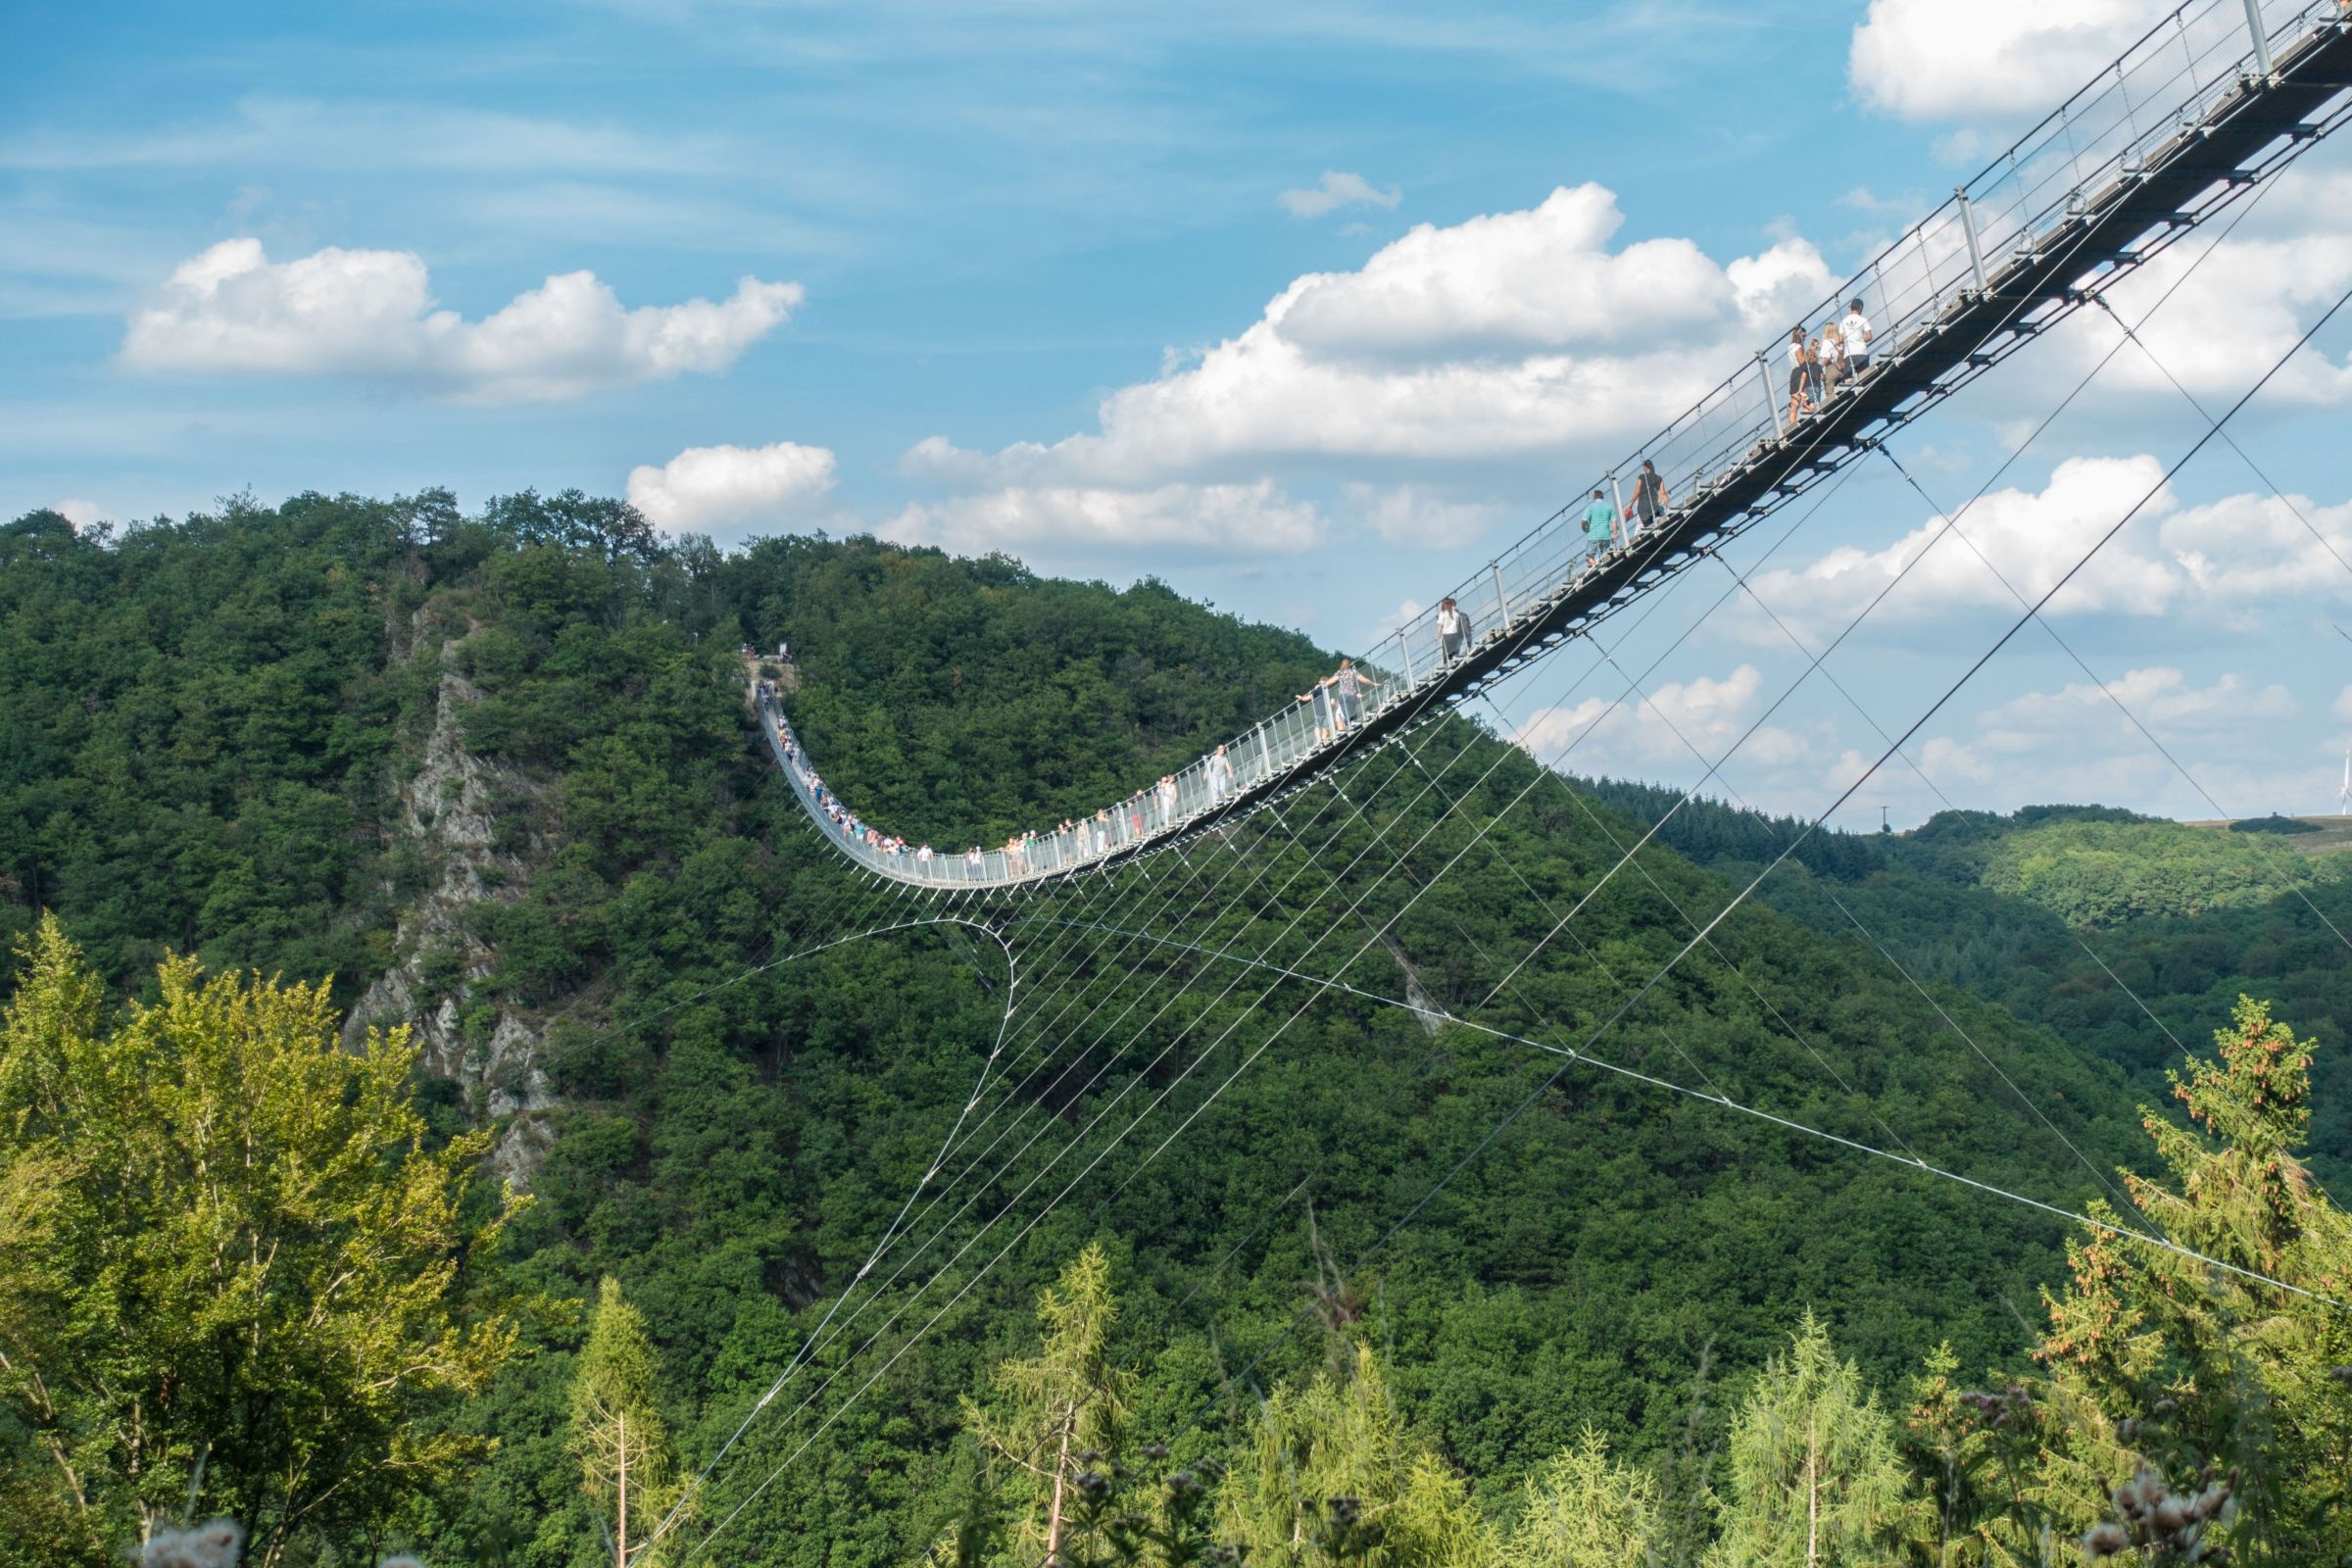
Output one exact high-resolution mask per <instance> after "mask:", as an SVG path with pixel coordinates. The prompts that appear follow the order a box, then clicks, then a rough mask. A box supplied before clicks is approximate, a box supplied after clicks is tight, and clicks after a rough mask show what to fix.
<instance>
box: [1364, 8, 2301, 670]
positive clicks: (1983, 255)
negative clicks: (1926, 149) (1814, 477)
mask: <svg viewBox="0 0 2352 1568" xmlns="http://www.w3.org/2000/svg"><path fill="white" fill-rule="evenodd" d="M2342 16H2343V12H2342V10H2341V8H2340V7H2339V5H2338V0H2253V3H2252V4H2251V5H2249V3H2248V0H2189V3H2188V4H2185V5H2183V6H2181V7H2180V9H2179V10H2177V11H2175V12H2174V13H2173V14H2172V15H2171V16H2169V17H2167V18H2166V19H2165V20H2164V21H2163V22H2161V23H2159V24H2158V25H2156V26H2155V27H2153V28H2151V29H2150V30H2149V31H2148V32H2147V33H2145V34H2144V35H2142V36H2141V37H2140V38H2139V39H2138V41H2136V42H2135V43H2133V44H2132V45H2131V48H2130V49H2128V50H2126V51H2125V52H2124V54H2123V55H2122V56H2121V57H2120V58H2118V59H2117V60H2116V61H2115V62H2114V63H2113V64H2112V65H2110V66H2109V67H2107V68H2106V69H2105V70H2104V71H2102V72H2101V73H2099V74H2098V75H2097V76H2096V77H2095V78H2093V79H2092V80H2091V81H2090V82H2089V83H2087V84H2086V85H2084V86H2083V87H2082V89H2081V90H2079V91H2078V92H2076V93H2075V95H2074V96H2073V97H2071V98H2069V99H2068V100H2067V101H2066V102H2065V103H2064V104H2062V105H2060V106H2059V107H2058V108H2057V109H2056V110H2054V111H2052V112H2051V113H2050V114H2049V115H2048V116H2047V117H2045V118H2044V119H2043V120H2042V121H2041V123H2038V124H2037V125H2035V126H2034V128H2033V129H2032V130H2030V131H2028V132H2027V133H2026V134H2025V135H2024V136H2023V137H2021V138H2019V139H2018V141H2017V142H2016V143H2015V144H2013V145H2012V146H2011V147H2010V148H2009V149H2008V150H2007V151H2005V152H2003V153H2002V154H2001V155H2000V156H1999V157H1998V158H1996V159H1994V160H1993V161H1992V162H1991V163H1990V164H1988V165H1986V166H1985V168H1984V169H1983V170H1982V171H1981V172H1979V173H1978V174H1977V176H1976V177H1975V178H1974V179H1972V180H1970V181H1968V182H1967V184H1965V185H1963V186H1961V187H1959V188H1958V189H1956V190H1955V191H1954V193H1953V194H1952V196H1951V197H1950V198H1948V199H1947V200H1945V201H1944V202H1943V203H1942V204H1941V205H1940V206H1938V207H1937V208H1936V210H1935V211H1933V212H1931V213H1930V214H1928V216H1927V217H1925V218H1924V219H1922V220H1920V221H1918V222H1916V223H1914V224H1912V225H1911V227H1910V228H1908V229H1906V230H1905V231H1904V232H1903V233H1902V235H1901V236H1900V237H1898V238H1897V239H1895V240H1894V241H1893V242H1892V243H1890V244H1889V245H1887V248H1886V249H1885V250H1883V251H1881V252H1880V253H1879V254H1878V255H1877V256H1875V257H1873V258H1872V259H1871V260H1870V262H1869V263H1868V264H1867V265H1865V266H1864V267H1863V268H1862V269H1861V270H1859V271H1857V272H1855V273H1854V274H1853V275H1852V276H1850V277H1848V278H1846V279H1845V280H1844V281H1843V282H1842V283H1840V284H1839V285H1838V287H1837V288H1836V289H1835V290H1833V291H1832V292H1831V293H1830V294H1829V295H1828V297H1827V298H1825V299H1823V300H1821V301H1820V302H1819V303H1817V304H1816V305H1815V306H1814V308H1813V309H1812V310H1810V311H1808V312H1806V313H1805V315H1804V316H1803V317H1802V318H1801V319H1800V321H1799V322H1798V323H1797V324H1800V325H1807V326H1808V339H1809V338H1810V335H1811V328H1812V327H1815V326H1818V325H1820V324H1826V323H1827V322H1829V321H1831V320H1834V319H1838V317H1839V316H1841V315H1842V314H1843V312H1844V309H1845V306H1846V303H1847V302H1848V301H1851V300H1856V299H1858V300H1861V301H1862V302H1863V311H1864V314H1865V315H1866V316H1867V317H1868V318H1869V319H1870V320H1871V322H1872V326H1873V334H1872V338H1871V343H1870V347H1871V351H1872V359H1871V370H1870V373H1871V374H1872V375H1878V374H1883V373H1886V371H1887V369H1888V368H1889V367H1891V366H1894V365H1897V364H1899V363H1900V362H1901V360H1902V358H1903V356H1904V355H1905V354H1906V353H1908V352H1909V351H1910V350H1911V349H1913V348H1915V347H1917V346H1918V345H1919V343H1921V342H1922V341H1923V340H1924V339H1925V337H1926V335H1927V334H1928V333H1930V332H1932V331H1933V330H1934V328H1935V326H1936V322H1937V321H1938V320H1939V319H1942V318H1944V317H1946V316H1947V315H1949V314H1950V313H1952V312H1953V311H1954V310H1955V309H1957V308H1958V307H1959V306H1960V305H1961V304H1963V303H1964V302H1965V301H1966V300H1967V299H1968V298H1970V297H1972V296H1975V295H1980V294H1982V293H1985V292H1988V291H1991V290H1993V289H1995V288H1997V285H1998V281H1999V277H2000V275H2001V273H2002V272H2003V271H2004V270H2006V269H2007V268H2008V267H2009V266H2010V265H2011V263H2012V260H2013V258H2015V257H2018V256H2020V255H2022V254H2028V253H2032V252H2034V251H2035V250H2038V249H2044V248H2046V247H2048V246H2050V245H2052V244H2063V243H2064V241H2065V238H2066V235H2067V232H2068V230H2069V229H2070V227H2072V226H2074V225H2077V224H2079V223H2080V222H2081V221H2082V218H2083V217H2084V215H2085V214H2086V213H2088V212H2090V211H2093V210H2095V209H2096V208H2097V207H2099V206H2100V205H2102V204H2103V203H2105V202H2107V201H2111V200H2113V199H2114V197H2115V196H2116V195H2117V194H2119V193H2120V192H2121V191H2122V190H2123V189H2125V188H2127V187H2128V185H2129V183H2130V181H2131V180H2132V179H2133V178H2134V177H2136V175H2137V174H2138V172H2140V171H2142V170H2144V169H2147V168H2149V167H2150V166H2152V165H2157V164H2161V163H2163V162H2164V161H2165V159H2166V158H2167V156H2168V155H2169V154H2170V153H2171V152H2173V151H2175V150H2177V148H2178V146H2179V144H2180V143H2181V142H2182V141H2184V140H2186V139H2190V138H2194V137H2195V136H2196V135H2197V134H2198V133H2199V130H2198V127H2199V126H2200V125H2201V124H2202V123H2204V122H2205V120H2206V119H2207V118H2208V117H2209V116H2210V115H2211V114H2212V113H2213V111H2214V110H2215V109H2216V108H2217V107H2219V106H2220V105H2222V104H2223V103H2224V102H2225V101H2226V100H2228V99H2229V98H2230V97H2231V96H2232V95H2234V94H2236V93H2237V92H2239V91H2241V90H2242V86H2241V83H2242V80H2243V78H2244V77H2245V76H2246V75H2247V74H2249V73H2256V72H2257V70H2258V69H2259V68H2260V67H2261V66H2262V65H2264V64H2266V63H2272V64H2275V63H2276V62H2277V61H2278V60H2279V59H2283V58H2284V57H2286V56H2287V55H2288V54H2289V53H2290V52H2291V51H2292V50H2294V49H2295V48H2297V47H2299V46H2301V45H2303V44H2304V43H2306V42H2307V41H2309V40H2310V39H2312V38H2313V37H2314V36H2315V35H2316V34H2318V33H2319V32H2321V31H2322V30H2325V29H2329V28H2332V27H2334V26H2336V25H2339V23H2340V21H2341V20H2342ZM2258 37H2259V40H2260V41H2259V43H2258V42H2257V39H2258ZM1787 344H1788V340H1787V337H1786V334H1784V335H1783V336H1782V337H1781V338H1779V339H1776V340H1775V341H1773V342H1771V343H1768V344H1766V345H1764V346H1763V347H1762V348H1760V349H1758V350H1757V351H1756V352H1755V353H1754V355H1753V356H1752V357H1751V358H1750V359H1748V360H1746V361H1744V362H1743V363H1741V364H1740V366H1738V367H1737V368H1734V369H1733V370H1732V371H1731V373H1730V374H1728V375H1726V376H1725V377H1724V379H1723V380H1722V381H1721V382H1719V383H1718V384H1717V385H1716V386H1715V387H1714V389H1713V390H1711V391H1710V392H1708V393H1707V394H1706V395H1705V396H1704V397H1702V398H1701V399H1700V400H1699V401H1698V403H1697V404H1696V405H1694V406H1693V407H1692V408H1691V409H1690V410H1689V411H1688V412H1686V413H1684V414H1683V415H1681V416H1680V417H1677V418H1676V419H1675V420H1674V421H1673V422H1672V423H1671V424H1669V425H1667V426H1666V428H1664V429H1663V430H1660V431H1659V432H1657V433H1656V434H1655V435H1653V436H1652V437H1651V438H1650V439H1649V440H1648V441H1646V442H1644V443H1642V446H1641V447H1639V448H1637V449H1636V450H1635V451H1634V452H1632V453H1630V454H1628V455H1627V456H1626V457H1625V458H1624V459H1623V460H1622V461H1621V462H1620V463H1619V464H1618V465H1617V466H1614V467H1611V468H1609V469H1607V470H1605V471H1604V472H1602V473H1600V474H1597V475H1595V476H1594V477H1593V480H1592V481H1591V482H1590V483H1588V484H1586V485H1584V486H1582V487H1581V488H1579V489H1578V490H1577V491H1576V492H1575V495H1576V497H1577V498H1578V499H1577V500H1576V501H1572V502H1571V503H1570V504H1569V505H1568V506H1566V507H1563V508H1561V509H1560V510H1559V511H1558V512H1556V513H1554V514H1552V515H1551V516H1549V517H1547V518H1546V519H1544V522H1543V523H1541V524H1539V525H1538V526H1537V527H1536V528H1535V529H1534V530H1533V531H1531V532H1530V533H1528V534H1527V535H1526V536H1525V537H1523V538H1522V539H1520V540H1519V541H1518V542H1517V543H1516V544H1514V545H1512V546H1511V547H1510V548H1509V549H1507V550H1505V551H1504V552H1502V554H1501V555H1499V556H1497V557H1496V558H1495V560H1494V561H1492V562H1490V563H1488V564H1487V565H1486V566H1485V567H1483V568H1481V569H1480V570H1479V571H1478V572H1476V573H1474V574H1473V575H1471V576H1470V577H1469V578H1468V579H1467V580H1465V581H1463V582H1462V583H1460V584H1458V585H1457V586H1456V587H1455V588H1454V589H1453V590H1452V592H1451V594H1450V596H1448V597H1451V598H1452V599H1454V600H1455V601H1456V603H1457V604H1458V605H1459V607H1460V608H1461V609H1462V610H1464V611H1465V612H1467V613H1469V614H1470V616H1471V617H1472V619H1473V620H1474V621H1475V622H1476V623H1477V624H1478V626H1479V627H1480V629H1481V631H1482V632H1489V633H1491V631H1492V630H1493V629H1495V628H1498V627H1501V626H1504V625H1507V624H1509V623H1510V622H1511V621H1513V620H1515V619H1517V618H1518V616H1519V615H1520V614H1521V613H1524V612H1525V611H1526V610H1527V609H1529V608H1531V607H1533V606H1535V605H1537V604H1540V603H1542V602H1544V601H1545V600H1547V599H1549V598H1551V597H1552V596H1554V595H1555V594H1556V593H1557V592H1558V591H1559V590H1560V589H1562V588H1564V587H1566V586H1568V585H1570V584H1571V583H1572V582H1573V580H1574V578H1575V577H1576V576H1577V575H1578V574H1579V572H1580V569H1581V568H1580V564H1579V563H1580V559H1581V544H1580V541H1579V539H1578V532H1579V526H1580V523H1581V516H1580V514H1581V512H1582V502H1583V500H1584V498H1586V497H1589V496H1590V495H1591V494H1592V493H1593V491H1594V490H1599V491H1600V492H1601V493H1602V494H1603V495H1604V496H1605V497H1607V498H1608V500H1609V501H1610V502H1611V504H1612V506H1613V507H1614V508H1615V510H1616V511H1617V512H1618V513H1619V515H1621V516H1624V515H1627V513H1628V508H1627V507H1626V504H1625V503H1626V499H1627V498H1626V496H1625V495H1624V491H1623V482H1624V481H1630V478H1631V476H1632V475H1633V474H1635V473H1636V472H1638V471H1639V469H1640V466H1641V465H1642V462H1643V461H1644V460H1647V461H1648V462H1650V463H1652V464H1654V465H1655V466H1656V469H1657V472H1658V475H1659V477H1660V478H1661V479H1662V480H1663V481H1664V484H1665V487H1666V491H1667V494H1668V496H1669V498H1670V500H1673V501H1677V502H1684V501H1688V500H1689V499H1690V498H1691V497H1693V496H1695V495H1699V494H1703V493H1704V492H1706V491H1709V490H1711V489H1713V488H1715V487H1716V486H1718V485H1720V484H1722V483H1723V482H1725V481H1726V480H1727V479H1728V478H1730V477H1731V476H1732V475H1733V474H1734V473H1736V472H1737V471H1738V470H1739V469H1740V467H1742V466H1744V465H1745V464H1746V463H1747V462H1748V461H1750V460H1751V459H1752V458H1754V457H1756V456H1758V455H1760V454H1761V452H1762V451H1764V450H1766V449H1768V448H1769V447H1770V446H1771V445H1773V444H1776V443H1778V442H1780V441H1782V440H1784V439H1786V438H1788V437H1789V436H1791V435H1799V434H1801V433H1802V432H1801V428H1800V429H1796V430H1792V429H1791V428H1790V426H1789V418H1788V414H1787V407H1788V403H1789V397H1788V360H1787V357H1786V350H1787ZM1853 384H1854V385H1859V382H1856V383H1853ZM1799 423H1800V425H1801V420H1800V421H1799ZM1620 539H1621V541H1622V539H1623V536H1622V535H1620ZM1436 613H1437V612H1436V608H1435V606H1432V607H1431V608H1429V609H1427V610H1424V611H1422V612H1421V613H1418V614H1417V615H1415V616H1414V617H1412V618H1411V619H1409V620H1407V621H1406V622H1405V624H1404V625H1402V626H1400V627H1398V628H1397V630H1396V631H1394V632H1392V633H1391V634H1390V635H1389V636H1388V637H1386V638H1385V639H1383V640H1382V641H1381V642H1379V643H1378V644H1376V645H1375V646H1374V647H1372V648H1371V649H1369V650H1368V651H1367V652H1366V653H1365V655H1364V661H1365V662H1367V663H1371V664H1379V665H1384V666H1392V667H1396V668H1398V669H1401V670H1405V671H1408V672H1410V675H1411V678H1412V679H1413V681H1414V683H1417V681H1418V679H1419V678H1421V677H1423V676H1425V675H1426V673H1427V672H1428V671H1429V670H1431V669H1433V668H1435V667H1436V663H1437V661H1436V659H1435V657H1434V656H1435V655H1436V653H1437V651H1438V640H1437V633H1436V629H1435V619H1436Z"/></svg>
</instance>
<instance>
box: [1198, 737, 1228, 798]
mask: <svg viewBox="0 0 2352 1568" xmlns="http://www.w3.org/2000/svg"><path fill="white" fill-rule="evenodd" d="M1201 771H1202V772H1204V773H1205V774H1207V775H1208V804H1209V805H1211V806H1218V805H1222V804H1223V803H1224V800H1225V792H1226V791H1227V790H1229V789H1231V788H1233V759H1232V758H1230V757H1227V756H1226V755H1225V748H1224V747H1222V746H1220V747H1218V748H1217V749H1216V750H1215V751H1213V752H1211V753H1209V754H1208V765H1207V766H1206V767H1204V768H1202V769H1201Z"/></svg>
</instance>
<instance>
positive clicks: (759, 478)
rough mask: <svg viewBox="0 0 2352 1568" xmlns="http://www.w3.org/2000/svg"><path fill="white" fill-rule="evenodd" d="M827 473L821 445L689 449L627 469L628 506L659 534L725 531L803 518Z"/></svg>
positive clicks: (827, 486) (828, 482) (824, 488)
mask: <svg viewBox="0 0 2352 1568" xmlns="http://www.w3.org/2000/svg"><path fill="white" fill-rule="evenodd" d="M833 477H834V471H833V454H832V453H831V452H830V451H828V450H827V449H825V448H823V447H805V446H801V445H798V444H797V443H795V442H791V441H778V442H776V443H775V444H774V445H772V446H764V447H737V446H715V447H688V448H687V449H686V450H685V451H683V452H681V453H679V454H678V455H677V456H676V457H674V458H672V459H670V460H669V461H668V462H667V463H665V464H663V465H662V466H660V467H658V468H657V467H655V466H652V465H651V464H643V465H640V466H637V467H634V468H631V469H630V470H629V490H628V495H629V505H631V506H633V507H635V508H636V509H637V510H638V511H639V512H642V513H644V514H645V516H646V520H647V521H649V522H651V523H652V524H653V525H654V526H655V527H657V528H660V529H661V530H662V532H664V533H685V532H689V531H691V532H696V533H726V532H733V531H740V530H743V529H747V528H752V527H757V526H760V525H761V524H781V523H786V522H790V521H793V520H795V519H797V518H800V517H804V516H806V515H808V514H809V509H810V507H812V506H813V505H814V504H815V503H817V502H819V501H821V500H823V499H824V497H825V496H826V495H827V494H829V493H830V492H831V491H832V489H833Z"/></svg>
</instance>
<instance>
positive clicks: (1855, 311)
mask: <svg viewBox="0 0 2352 1568" xmlns="http://www.w3.org/2000/svg"><path fill="white" fill-rule="evenodd" d="M1838 334H1839V335H1840V336H1842V337H1843V338H1844V339H1845V375H1846V379H1847V380H1849V381H1850V380H1853V379H1855V378H1857V377H1859V376H1860V375H1861V374H1862V373H1863V372H1864V371H1866V370H1868V369H1869V368H1870V339H1871V330H1870V318H1869V317H1867V316H1864V315H1863V314H1862V302H1861V301H1860V300H1854V301H1852V302H1850V303H1849V304H1848V305H1847V306H1846V308H1845V319H1844V320H1842V321H1840V322H1838Z"/></svg>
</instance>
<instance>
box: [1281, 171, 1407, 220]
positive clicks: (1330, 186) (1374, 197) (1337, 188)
mask: <svg viewBox="0 0 2352 1568" xmlns="http://www.w3.org/2000/svg"><path fill="white" fill-rule="evenodd" d="M1275 199H1276V200H1277V201H1279V202H1281V203H1282V210H1283V211H1284V212H1286V213H1289V214H1290V215H1291V216H1292V217H1293V218H1321V217H1322V216H1323V215H1324V214H1325V213H1336V212H1338V211H1339V210H1340V209H1341V208H1343V207H1386V208H1388V209H1390V210H1391V211H1392V212H1393V211H1395V210H1396V207H1397V203H1398V202H1400V201H1402V200H1403V199H1404V192H1402V191H1400V190H1398V189H1397V188H1396V187H1395V186H1391V187H1390V188H1389V189H1387V190H1381V189H1380V188H1378V187H1377V186H1375V185H1374V184H1373V183H1372V182H1371V181H1370V180H1368V179H1366V178H1364V176H1363V175H1361V174H1347V173H1342V172H1340V171H1338V170H1336V169H1327V170H1325V171H1324V172H1323V182H1322V183H1321V184H1319V185H1316V186H1314V187H1313V188H1311V189H1308V190H1286V191H1284V192H1283V193H1282V194H1281V195H1280V196H1278V197H1276V198H1275Z"/></svg>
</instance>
